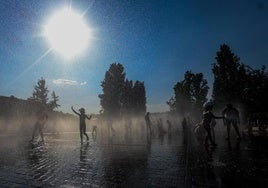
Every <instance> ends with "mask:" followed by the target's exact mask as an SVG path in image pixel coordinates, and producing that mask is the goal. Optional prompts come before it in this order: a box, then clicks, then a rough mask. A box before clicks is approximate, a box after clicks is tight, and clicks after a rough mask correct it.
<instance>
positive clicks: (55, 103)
mask: <svg viewBox="0 0 268 188" xmlns="http://www.w3.org/2000/svg"><path fill="white" fill-rule="evenodd" d="M51 98H52V100H51V101H50V102H49V104H48V106H49V109H51V110H54V109H55V108H58V107H60V105H59V104H58V101H59V96H57V95H56V93H55V91H53V92H52V94H51Z"/></svg>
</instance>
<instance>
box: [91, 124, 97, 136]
mask: <svg viewBox="0 0 268 188" xmlns="http://www.w3.org/2000/svg"><path fill="white" fill-rule="evenodd" d="M93 134H97V126H96V125H94V126H93V127H92V135H93Z"/></svg>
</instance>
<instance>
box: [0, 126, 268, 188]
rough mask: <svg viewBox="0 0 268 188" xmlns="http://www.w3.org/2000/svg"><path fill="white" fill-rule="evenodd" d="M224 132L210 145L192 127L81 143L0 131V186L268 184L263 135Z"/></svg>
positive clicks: (72, 137) (73, 137)
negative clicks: (252, 137)
mask: <svg viewBox="0 0 268 188" xmlns="http://www.w3.org/2000/svg"><path fill="white" fill-rule="evenodd" d="M224 133H225V132H223V131H218V132H217V135H216V136H217V143H218V147H217V148H215V149H212V148H209V149H208V150H206V149H205V148H204V147H203V146H200V145H198V143H197V141H196V139H195V137H194V135H193V134H192V133H191V131H185V132H178V133H176V134H175V133H174V134H172V135H171V136H168V135H167V134H166V135H164V136H160V137H159V136H157V137H153V138H152V139H151V140H150V141H149V142H147V141H146V138H144V137H140V138H139V139H137V138H136V139H131V137H126V138H124V139H118V138H117V137H116V136H115V137H110V138H109V139H108V138H100V136H99V137H98V136H97V139H93V138H92V137H90V140H89V142H88V144H87V143H84V144H83V145H81V144H80V142H79V135H78V133H64V134H58V135H46V136H45V138H46V144H45V145H44V146H34V147H33V146H32V145H31V144H29V142H28V141H29V139H30V138H29V136H18V135H0V154H1V155H0V187H244V188H246V187H267V186H268V148H267V144H266V143H264V142H267V140H265V139H263V140H262V139H259V140H256V141H254V142H253V143H250V142H249V141H248V140H242V141H241V142H237V141H236V139H233V140H231V141H230V143H229V144H228V142H227V141H226V140H224ZM90 136H91V135H90ZM118 140H120V141H118ZM122 140H125V141H122ZM265 145H266V146H265Z"/></svg>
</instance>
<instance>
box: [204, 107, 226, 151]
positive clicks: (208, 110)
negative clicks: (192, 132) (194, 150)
mask: <svg viewBox="0 0 268 188" xmlns="http://www.w3.org/2000/svg"><path fill="white" fill-rule="evenodd" d="M212 109H213V105H212V104H208V105H206V106H205V108H204V112H203V118H202V125H203V126H204V128H205V130H206V132H207V134H206V137H205V141H204V145H205V146H208V140H209V141H210V143H211V145H212V146H217V144H216V143H215V142H214V141H213V139H212V137H211V127H210V124H211V121H212V119H224V117H216V116H215V115H214V114H213V113H212Z"/></svg>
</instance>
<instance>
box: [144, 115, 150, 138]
mask: <svg viewBox="0 0 268 188" xmlns="http://www.w3.org/2000/svg"><path fill="white" fill-rule="evenodd" d="M144 118H145V122H146V126H147V135H148V132H149V135H150V136H151V135H152V129H151V128H152V127H151V126H152V122H151V120H150V112H147V113H146V115H145V117H144Z"/></svg>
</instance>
